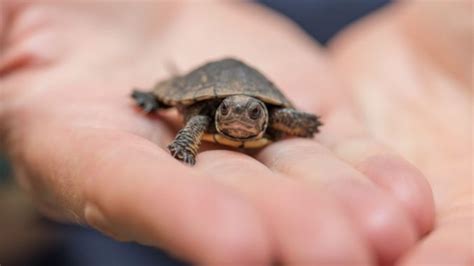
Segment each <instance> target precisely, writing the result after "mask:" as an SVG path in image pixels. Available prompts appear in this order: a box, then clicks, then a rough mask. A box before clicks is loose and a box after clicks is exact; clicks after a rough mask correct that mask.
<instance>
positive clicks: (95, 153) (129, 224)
mask: <svg viewBox="0 0 474 266" xmlns="http://www.w3.org/2000/svg"><path fill="white" fill-rule="evenodd" d="M47 128H49V129H54V127H52V126H48V127H47ZM56 129H57V128H56ZM58 130H59V129H58ZM43 133H46V135H45V134H43ZM51 135H52V133H51V132H49V131H48V132H41V131H40V130H37V132H36V134H34V137H43V138H44V139H42V140H41V139H40V140H38V139H35V140H30V141H31V142H30V143H28V144H26V145H27V149H25V150H29V153H28V154H27V155H26V156H27V157H28V158H26V159H27V160H28V161H29V162H30V164H36V166H38V167H34V169H41V172H40V173H38V174H39V175H40V176H41V177H37V178H36V179H34V180H32V183H35V184H36V185H37V186H36V187H42V189H40V190H42V192H41V194H42V195H43V196H42V197H40V198H41V199H43V200H44V199H45V198H46V199H49V200H46V201H47V202H48V203H49V205H51V206H55V207H56V211H62V213H66V214H69V215H71V214H73V216H76V217H77V219H78V220H79V222H84V223H87V224H90V225H91V226H93V227H95V228H97V229H99V230H101V231H103V232H104V233H106V234H108V235H110V236H113V237H114V238H117V239H119V240H133V241H138V242H140V243H143V244H148V245H153V246H159V247H162V248H164V249H165V250H167V251H169V252H171V253H172V254H175V255H178V256H179V257H182V258H184V259H186V260H189V261H192V262H196V263H200V264H213V265H217V264H221V265H222V264H224V263H226V264H227V263H230V262H233V263H234V262H235V263H238V264H241V265H242V264H249V263H251V264H257V265H258V264H260V263H262V264H265V263H266V262H268V260H269V251H268V242H267V235H266V233H265V229H264V228H263V227H262V224H261V221H260V218H259V217H258V215H257V213H256V211H255V210H254V209H253V207H252V206H250V205H249V204H248V203H247V202H246V201H245V200H243V199H242V198H240V197H239V196H238V195H237V194H235V193H234V192H233V191H232V190H230V189H227V188H226V187H224V186H221V185H219V184H217V183H216V182H213V181H212V180H209V179H207V178H204V177H203V176H199V175H197V174H196V173H195V171H193V170H191V169H190V168H188V167H185V166H184V165H181V164H179V163H177V162H175V161H174V159H172V158H171V157H170V156H169V155H168V154H167V153H166V152H164V151H162V150H161V149H158V148H156V147H155V146H154V145H153V144H152V143H150V142H148V141H146V140H144V139H142V138H139V137H134V136H133V135H131V134H127V133H120V132H116V131H112V130H97V129H77V128H75V129H73V130H67V129H62V131H61V134H57V136H56V137H55V138H54V143H55V145H52V143H51V139H48V137H47V136H51ZM30 145H31V146H30ZM40 166H42V167H40ZM38 184H39V185H38Z"/></svg>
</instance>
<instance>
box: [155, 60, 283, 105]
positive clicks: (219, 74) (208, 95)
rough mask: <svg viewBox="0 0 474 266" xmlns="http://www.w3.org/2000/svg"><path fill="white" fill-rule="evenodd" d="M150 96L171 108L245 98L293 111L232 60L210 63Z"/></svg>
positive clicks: (268, 86) (168, 82) (161, 85)
mask: <svg viewBox="0 0 474 266" xmlns="http://www.w3.org/2000/svg"><path fill="white" fill-rule="evenodd" d="M153 94H154V95H155V97H157V99H158V100H159V101H161V102H163V103H164V104H167V105H171V106H175V105H191V104H193V103H196V102H199V101H206V100H211V99H218V98H225V97H227V96H231V95H247V96H252V97H255V98H257V99H260V100H262V101H263V102H264V103H267V104H271V105H275V106H282V107H292V104H291V102H290V101H289V100H288V99H287V98H286V97H285V96H284V95H283V94H282V93H281V92H280V90H279V89H278V88H277V87H275V85H274V84H273V83H272V82H271V81H269V80H268V79H267V78H265V76H263V75H262V74H261V73H260V72H259V71H257V70H256V69H254V68H252V67H250V66H248V65H246V64H245V63H243V62H241V61H239V60H236V59H233V58H226V59H222V60H219V61H214V62H209V63H207V64H205V65H203V66H201V67H198V68H197V69H195V70H193V71H191V72H190V73H188V74H186V75H184V76H178V77H174V78H171V79H168V80H165V81H163V82H160V83H158V84H157V85H156V86H155V87H154V88H153Z"/></svg>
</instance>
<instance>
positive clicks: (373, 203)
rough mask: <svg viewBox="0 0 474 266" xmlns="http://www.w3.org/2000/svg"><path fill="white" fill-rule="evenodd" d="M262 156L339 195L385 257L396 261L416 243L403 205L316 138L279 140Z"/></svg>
mask: <svg viewBox="0 0 474 266" xmlns="http://www.w3.org/2000/svg"><path fill="white" fill-rule="evenodd" d="M258 158H259V159H260V160H261V161H262V162H263V163H265V164H266V165H267V166H268V167H270V168H271V169H272V170H274V171H276V172H279V173H282V174H284V175H286V176H288V177H290V178H296V179H299V180H303V181H305V182H307V183H310V184H312V185H313V186H314V185H315V186H319V187H322V188H325V189H326V190H327V191H329V192H331V194H333V195H335V196H337V197H338V198H339V199H340V201H341V202H342V203H343V205H344V206H345V207H346V209H347V210H348V212H349V213H350V215H351V219H353V220H354V221H355V222H356V223H357V225H358V228H359V230H360V231H361V232H362V234H363V235H364V236H366V237H367V239H368V241H369V242H370V244H371V245H372V248H374V250H375V251H376V252H377V254H378V256H379V258H380V259H381V260H382V261H393V260H394V259H395V258H396V257H398V256H399V255H400V254H402V252H404V251H405V250H407V249H408V248H409V247H411V246H412V245H413V244H414V242H415V232H414V228H413V225H412V223H411V222H410V220H409V219H408V217H407V215H406V214H405V213H404V212H403V210H402V209H401V207H400V206H399V205H398V204H397V203H396V202H395V201H394V200H393V199H392V198H390V197H388V196H386V195H384V193H381V191H379V190H378V189H377V188H376V187H375V186H374V185H373V184H372V183H371V182H370V181H369V180H367V178H366V177H365V176H364V175H362V174H361V173H359V172H358V171H356V170H354V169H353V168H352V167H350V166H349V165H347V164H346V163H344V162H343V161H341V160H339V159H338V158H336V157H334V156H333V155H332V153H331V152H330V151H329V150H327V149H326V148H324V147H323V146H321V145H320V144H318V143H316V142H315V141H311V140H302V139H292V140H286V141H282V142H279V143H275V144H273V145H271V146H269V147H267V148H265V149H264V150H263V151H262V152H261V153H260V154H259V155H258Z"/></svg>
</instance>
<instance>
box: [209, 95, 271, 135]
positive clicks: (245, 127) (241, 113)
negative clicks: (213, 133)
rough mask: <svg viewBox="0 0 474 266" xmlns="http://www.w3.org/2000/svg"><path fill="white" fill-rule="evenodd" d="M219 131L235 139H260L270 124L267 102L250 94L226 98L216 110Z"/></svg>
mask: <svg viewBox="0 0 474 266" xmlns="http://www.w3.org/2000/svg"><path fill="white" fill-rule="evenodd" d="M215 123H216V129H217V132H219V133H220V134H221V135H224V136H225V137H227V138H230V139H234V140H250V139H258V138H261V137H262V136H263V133H265V130H266V129H267V125H268V110H267V107H266V106H265V104H264V103H263V102H262V101H260V100H258V99H256V98H254V97H250V96H245V95H234V96H229V97H227V98H225V99H224V100H223V101H222V102H221V104H220V105H219V107H218V108H217V110H216V116H215Z"/></svg>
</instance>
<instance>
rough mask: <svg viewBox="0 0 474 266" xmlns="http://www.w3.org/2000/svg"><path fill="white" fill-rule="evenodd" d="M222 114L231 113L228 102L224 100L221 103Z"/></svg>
mask: <svg viewBox="0 0 474 266" xmlns="http://www.w3.org/2000/svg"><path fill="white" fill-rule="evenodd" d="M221 114H222V115H227V114H229V107H228V106H227V104H226V103H225V102H223V103H222V104H221Z"/></svg>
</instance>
